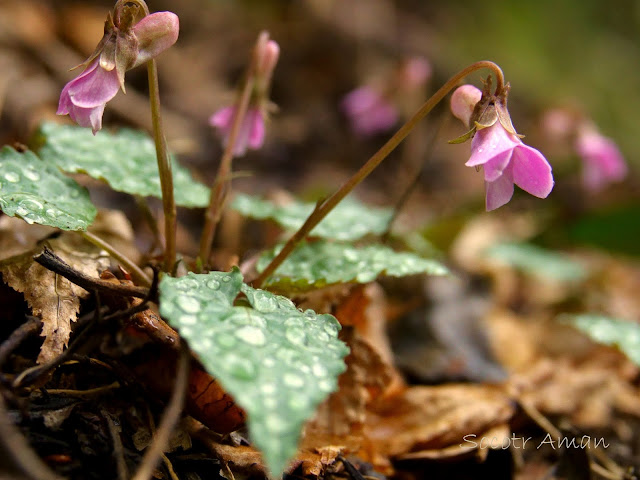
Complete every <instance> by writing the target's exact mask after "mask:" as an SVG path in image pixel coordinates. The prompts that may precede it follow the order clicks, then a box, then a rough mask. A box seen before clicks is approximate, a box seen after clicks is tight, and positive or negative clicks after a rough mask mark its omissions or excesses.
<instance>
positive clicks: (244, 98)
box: [199, 62, 254, 265]
mask: <svg viewBox="0 0 640 480" xmlns="http://www.w3.org/2000/svg"><path fill="white" fill-rule="evenodd" d="M253 68H254V67H253V62H252V63H251V66H250V67H249V70H248V71H247V76H246V79H245V83H244V86H243V87H242V93H241V94H240V101H239V102H238V106H237V108H236V111H235V116H234V118H233V123H232V124H231V131H230V132H229V138H228V140H227V145H226V146H225V149H224V152H223V153H222V159H221V160H220V166H219V167H218V173H217V174H216V179H215V181H214V183H213V185H212V186H211V195H210V196H209V206H208V207H207V211H206V212H205V217H204V218H205V220H204V228H203V230H202V235H201V237H200V254H199V259H200V261H201V262H202V264H203V265H206V264H207V263H208V262H209V256H210V255H211V245H212V243H213V239H214V237H215V234H216V227H217V225H218V222H219V221H220V217H221V216H222V209H223V208H224V205H225V201H226V198H227V195H228V194H229V185H230V183H231V177H232V176H231V162H232V161H233V149H234V147H235V144H236V139H237V138H238V133H239V132H240V125H242V121H243V120H244V117H245V115H246V113H247V110H248V108H249V100H250V99H251V91H252V89H253V84H254V75H253Z"/></svg>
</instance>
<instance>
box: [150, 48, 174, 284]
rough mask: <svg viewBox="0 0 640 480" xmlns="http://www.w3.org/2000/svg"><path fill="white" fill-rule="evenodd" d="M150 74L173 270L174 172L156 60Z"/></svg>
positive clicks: (167, 264) (167, 261)
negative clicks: (162, 114)
mask: <svg viewBox="0 0 640 480" xmlns="http://www.w3.org/2000/svg"><path fill="white" fill-rule="evenodd" d="M147 73H148V76H149V100H150V102H151V119H152V121H153V138H154V140H155V144H156V157H157V159H158V171H159V173H160V188H161V190H162V208H163V210H164V236H165V244H166V245H165V250H164V271H165V272H171V270H172V269H173V265H174V264H175V263H176V222H177V220H176V202H175V198H174V196H173V174H172V172H171V161H170V160H169V150H168V149H167V140H166V138H165V137H164V132H163V130H162V117H161V116H160V92H159V88H158V68H157V66H156V61H155V60H153V59H152V60H149V61H148V62H147Z"/></svg>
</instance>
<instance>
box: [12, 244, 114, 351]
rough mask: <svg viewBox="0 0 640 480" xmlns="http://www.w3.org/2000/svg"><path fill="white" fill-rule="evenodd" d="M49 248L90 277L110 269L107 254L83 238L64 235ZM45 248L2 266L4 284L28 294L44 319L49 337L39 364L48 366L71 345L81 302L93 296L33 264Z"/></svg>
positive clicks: (37, 314) (31, 306)
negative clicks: (73, 325) (70, 340)
mask: <svg viewBox="0 0 640 480" xmlns="http://www.w3.org/2000/svg"><path fill="white" fill-rule="evenodd" d="M47 244H48V246H49V248H50V249H51V250H53V251H54V252H55V254H56V255H58V256H59V257H60V258H61V259H62V260H64V261H65V262H66V263H67V264H68V265H70V266H71V267H73V268H75V269H76V270H78V271H81V272H82V273H85V274H86V275H90V276H92V277H96V278H98V277H99V272H100V271H101V270H103V269H105V268H107V267H108V266H109V260H108V258H107V257H106V255H105V253H104V252H102V251H101V250H99V249H98V248H96V247H94V246H93V245H90V244H88V243H87V242H86V241H84V240H83V239H82V237H80V236H79V235H76V234H73V233H63V234H61V235H60V237H58V238H55V239H51V240H49V241H48V242H47ZM41 250H42V247H41V246H38V247H36V248H35V249H33V250H32V251H30V252H28V253H25V254H22V255H18V256H15V257H11V258H8V259H5V260H4V261H2V262H1V263H0V272H2V279H3V281H4V282H5V283H6V284H8V285H9V286H10V287H11V288H13V289H14V290H16V291H18V292H21V293H23V294H24V298H25V300H26V301H27V303H28V304H29V307H30V308H31V311H32V313H33V314H34V315H36V316H38V317H40V318H42V333H41V335H42V336H43V337H45V339H44V342H43V344H42V347H41V348H40V355H39V356H38V359H37V362H38V363H46V362H48V361H50V360H52V359H53V358H55V357H56V356H58V355H60V354H61V353H62V351H63V350H64V348H65V347H66V346H67V343H68V341H69V335H70V334H71V322H73V321H75V320H76V317H77V316H78V312H79V311H80V300H81V299H82V298H85V297H87V296H88V295H89V292H87V291H86V290H85V289H84V288H81V287H78V286H77V285H74V284H73V283H71V282H70V281H69V280H67V279H66V278H64V277H62V276H60V275H57V274H55V273H53V272H51V271H50V270H47V269H46V268H44V267H42V266H41V265H39V264H37V263H36V262H34V260H33V255H36V254H38V253H40V252H41Z"/></svg>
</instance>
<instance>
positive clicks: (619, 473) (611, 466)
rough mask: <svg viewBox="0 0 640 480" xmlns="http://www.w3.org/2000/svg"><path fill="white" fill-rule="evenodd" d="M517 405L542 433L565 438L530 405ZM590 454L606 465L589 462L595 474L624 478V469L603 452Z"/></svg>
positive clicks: (522, 402)
mask: <svg viewBox="0 0 640 480" xmlns="http://www.w3.org/2000/svg"><path fill="white" fill-rule="evenodd" d="M518 403H519V404H520V407H522V410H524V412H525V413H526V414H527V415H528V416H529V418H531V419H532V420H533V421H534V422H535V423H537V424H538V426H539V427H541V428H542V429H543V430H544V431H546V432H547V433H548V434H550V435H551V436H552V437H555V438H557V439H561V438H564V437H565V435H563V434H562V432H561V431H560V430H558V429H557V428H556V427H555V425H553V423H551V422H550V421H549V419H548V418H547V417H545V416H544V415H543V414H542V413H540V412H539V411H538V409H537V408H536V407H534V406H533V405H532V404H531V403H529V402H526V401H524V400H518ZM590 452H591V453H592V454H593V456H594V457H596V458H597V459H598V460H600V461H601V462H602V463H603V464H605V465H606V467H601V466H600V465H598V464H596V463H594V462H591V465H590V467H591V469H592V470H593V471H594V472H597V473H599V474H600V475H603V476H607V475H604V474H603V473H602V471H607V472H609V475H612V476H613V477H611V476H609V477H608V478H614V479H622V478H624V469H623V468H622V467H620V465H618V464H617V463H615V462H614V461H613V460H611V458H609V457H608V456H607V455H606V454H605V453H604V452H602V451H601V450H599V449H597V448H596V449H593V450H590ZM594 467H595V468H594Z"/></svg>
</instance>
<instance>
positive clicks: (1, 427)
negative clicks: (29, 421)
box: [0, 394, 64, 480]
mask: <svg viewBox="0 0 640 480" xmlns="http://www.w3.org/2000/svg"><path fill="white" fill-rule="evenodd" d="M0 444H2V446H3V449H4V450H5V451H7V452H9V453H10V454H11V460H12V461H13V462H14V463H15V465H16V467H18V468H19V469H20V471H21V473H22V474H24V475H25V476H27V478H29V479H33V480H64V479H63V478H62V477H60V476H58V475H57V474H56V473H54V472H53V471H52V470H51V469H50V468H49V467H48V466H47V465H46V464H45V463H44V462H43V461H42V460H40V457H39V456H38V455H37V454H36V453H35V452H34V451H33V450H32V449H31V446H30V445H29V443H28V442H27V440H26V439H25V438H24V436H23V435H22V433H20V430H18V429H17V428H16V427H15V426H14V425H13V423H11V420H9V415H8V413H7V409H6V406H5V403H4V398H3V397H2V395H1V394H0ZM5 462H6V459H3V466H5V467H6V464H5Z"/></svg>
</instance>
